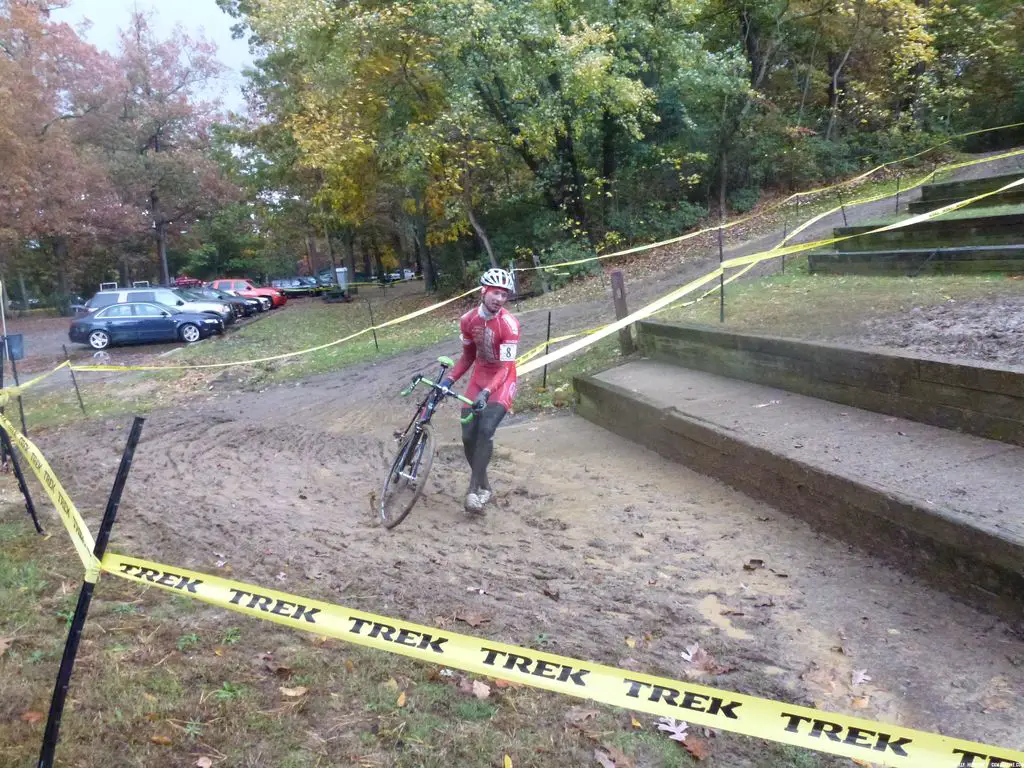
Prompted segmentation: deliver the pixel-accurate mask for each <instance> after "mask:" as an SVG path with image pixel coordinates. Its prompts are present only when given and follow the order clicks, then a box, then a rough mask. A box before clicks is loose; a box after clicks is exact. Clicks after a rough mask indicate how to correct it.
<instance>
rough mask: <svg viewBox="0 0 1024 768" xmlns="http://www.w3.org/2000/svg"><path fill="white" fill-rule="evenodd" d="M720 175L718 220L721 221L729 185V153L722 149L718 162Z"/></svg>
mask: <svg viewBox="0 0 1024 768" xmlns="http://www.w3.org/2000/svg"><path fill="white" fill-rule="evenodd" d="M719 173H720V176H719V183H718V220H719V222H721V221H722V220H724V219H725V202H726V198H727V194H728V186H729V153H728V152H727V151H725V150H723V151H722V159H721V163H720V172H719Z"/></svg>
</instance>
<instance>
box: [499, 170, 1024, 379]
mask: <svg viewBox="0 0 1024 768" xmlns="http://www.w3.org/2000/svg"><path fill="white" fill-rule="evenodd" d="M1021 185H1024V178H1021V179H1018V180H1017V181H1012V182H1010V183H1009V184H1005V185H1003V186H1002V187H1000V188H999V189H996V190H993V191H991V192H984V193H982V194H980V195H975V196H974V197H969V198H965V199H964V200H958V201H957V202H955V203H950V204H949V205H945V206H942V207H941V208H937V209H936V210H934V211H929V212H927V213H920V214H918V215H916V216H911V217H910V218H908V219H904V220H903V221H898V222H895V223H893V224H887V225H883V226H880V227H877V228H875V229H871V230H869V231H867V232H861V233H859V234H856V235H844V236H842V237H830V238H827V239H824V240H816V241H814V242H810V243H800V244H798V245H789V246H784V247H775V248H772V249H771V250H768V251H761V252H759V253H754V254H751V255H749V256H738V257H736V258H732V259H727V260H725V261H723V262H722V264H721V265H720V266H719V267H718V268H717V269H714V270H712V271H711V272H708V273H707V274H706V275H704V276H702V277H698V278H697V279H696V280H693V281H692V282H690V283H687V284H686V285H684V286H682V287H681V288H677V289H676V290H674V291H671V292H670V293H668V294H666V295H665V296H662V297H661V298H659V299H656V300H655V301H652V302H651V303H650V304H648V305H647V306H645V307H641V308H640V309H638V310H636V311H635V312H633V313H631V314H629V315H627V316H626V317H624V318H622V319H621V320H616V321H615V322H614V323H609V324H608V325H606V326H604V327H603V328H600V329H598V330H597V331H594V332H593V333H592V334H590V335H589V336H588V337H587V338H584V339H579V340H577V341H574V342H573V343H572V344H567V345H566V346H564V347H562V348H561V349H558V350H555V351H554V352H550V353H548V354H546V355H544V356H542V357H539V358H536V359H534V360H532V361H530V362H529V363H527V364H526V365H525V366H523V367H522V368H521V369H519V371H518V373H519V374H520V375H524V374H526V373H529V372H530V371H534V370H537V369H538V368H542V367H543V366H545V365H549V364H551V363H552V362H554V361H555V360H559V359H561V358H563V357H565V356H566V355H571V354H573V353H574V352H578V351H579V350H581V349H584V348H586V347H588V346H590V345H591V344H594V343H595V342H597V341H599V340H600V339H603V338H605V337H606V336H609V335H611V334H612V333H615V332H616V331H618V330H620V329H622V328H625V327H627V326H629V325H631V324H633V323H635V322H637V321H638V320H643V319H644V318H646V317H649V316H651V315H652V314H654V313H655V312H657V311H659V310H661V309H664V308H666V307H668V306H669V305H670V304H673V303H675V302H676V301H678V300H679V299H681V298H682V297H683V296H686V295H687V294H690V293H692V292H693V291H695V290H697V289H698V288H701V287H702V286H704V285H706V284H707V283H709V282H711V281H712V280H714V279H715V278H716V277H718V276H719V275H723V274H724V270H725V269H731V268H733V267H742V266H748V265H749V266H753V265H755V264H758V263H760V262H762V261H767V260H769V259H775V258H778V257H780V256H785V255H789V254H793V253H802V252H804V251H809V250H813V249H815V248H821V247H823V246H826V245H831V244H832V243H838V242H842V241H844V240H852V239H853V238H855V237H863V236H865V235H870V234H874V233H876V232H888V231H891V230H894V229H901V228H903V227H909V226H912V225H914V224H919V223H921V222H922V221H927V220H929V219H934V218H938V217H939V216H942V215H944V214H946V213H949V212H950V211H955V210H957V209H958V208H963V207H964V206H967V205H970V204H972V203H975V202H977V201H979V200H983V199H984V198H986V197H991V196H992V195H998V194H1000V193H1001V192H1005V191H1006V190H1009V189H1013V188H1014V187H1018V186H1021Z"/></svg>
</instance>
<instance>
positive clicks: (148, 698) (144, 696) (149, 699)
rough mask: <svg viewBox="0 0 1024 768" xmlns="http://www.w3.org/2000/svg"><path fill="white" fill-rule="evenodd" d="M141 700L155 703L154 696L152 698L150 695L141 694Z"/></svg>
mask: <svg viewBox="0 0 1024 768" xmlns="http://www.w3.org/2000/svg"><path fill="white" fill-rule="evenodd" d="M142 698H144V699H145V700H146V701H156V696H154V695H153V694H152V693H143V694H142Z"/></svg>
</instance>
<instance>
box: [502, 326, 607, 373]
mask: <svg viewBox="0 0 1024 768" xmlns="http://www.w3.org/2000/svg"><path fill="white" fill-rule="evenodd" d="M603 327H604V326H598V327H597V328H591V329H589V330H586V331H577V332H576V333H569V334H566V335H565V336H558V337H556V338H554V339H549V340H548V341H544V342H541V343H540V344H538V345H537V346H535V347H534V348H533V349H531V350H529V351H528V352H526V353H525V354H522V355H520V356H519V357H518V358H516V366H520V365H524V364H526V363H528V362H529V361H530V360H532V359H533V358H535V357H536V356H537V355H539V354H540V353H541V352H542V351H543V350H544V348H545V347H548V346H550V345H552V344H561V343H562V342H563V341H568V340H569V339H575V338H576V337H578V336H586V335H587V334H590V333H595V332H597V331H599V330H601V328H603Z"/></svg>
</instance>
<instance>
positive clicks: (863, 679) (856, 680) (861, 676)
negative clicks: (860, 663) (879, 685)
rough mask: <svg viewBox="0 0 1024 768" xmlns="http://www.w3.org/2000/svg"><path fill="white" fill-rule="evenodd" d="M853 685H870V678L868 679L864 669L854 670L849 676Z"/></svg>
mask: <svg viewBox="0 0 1024 768" xmlns="http://www.w3.org/2000/svg"><path fill="white" fill-rule="evenodd" d="M851 678H852V680H853V684H854V685H863V684H864V683H870V682H871V678H870V677H868V671H867V670H866V669H857V670H854V672H853V674H852V675H851Z"/></svg>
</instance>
